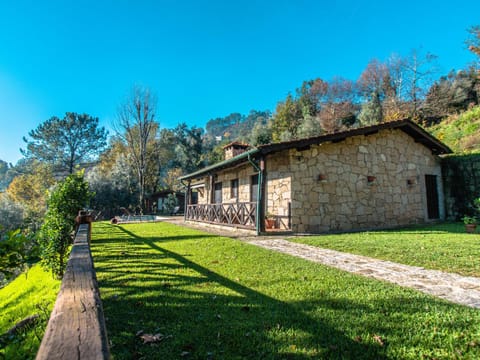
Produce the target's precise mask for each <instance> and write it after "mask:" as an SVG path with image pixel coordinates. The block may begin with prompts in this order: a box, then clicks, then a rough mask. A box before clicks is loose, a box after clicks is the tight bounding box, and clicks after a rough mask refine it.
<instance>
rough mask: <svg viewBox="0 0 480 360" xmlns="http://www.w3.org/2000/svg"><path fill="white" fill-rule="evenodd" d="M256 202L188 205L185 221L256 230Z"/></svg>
mask: <svg viewBox="0 0 480 360" xmlns="http://www.w3.org/2000/svg"><path fill="white" fill-rule="evenodd" d="M256 208H257V203H256V202H240V203H218V204H191V205H187V211H186V214H185V220H189V221H199V222H205V223H210V224H221V225H226V226H233V227H239V228H245V229H255V217H256Z"/></svg>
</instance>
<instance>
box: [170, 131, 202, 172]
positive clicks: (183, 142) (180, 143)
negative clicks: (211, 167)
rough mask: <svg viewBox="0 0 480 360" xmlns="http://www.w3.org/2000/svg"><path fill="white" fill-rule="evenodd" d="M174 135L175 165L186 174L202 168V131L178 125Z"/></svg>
mask: <svg viewBox="0 0 480 360" xmlns="http://www.w3.org/2000/svg"><path fill="white" fill-rule="evenodd" d="M174 133H175V140H176V146H175V155H176V156H175V157H176V159H175V163H176V165H177V167H179V168H181V169H182V171H183V172H184V173H185V174H187V173H189V172H192V171H195V170H197V169H198V168H200V167H202V166H203V161H202V154H203V141H202V137H203V129H202V128H198V127H196V126H192V127H191V128H189V127H188V126H187V124H185V123H181V124H178V125H177V127H176V128H175V129H174Z"/></svg>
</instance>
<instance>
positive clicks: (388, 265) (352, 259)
mask: <svg viewBox="0 0 480 360" xmlns="http://www.w3.org/2000/svg"><path fill="white" fill-rule="evenodd" d="M245 241H246V242H248V243H250V244H254V245H257V246H260V247H263V248H266V249H270V250H275V251H278V252H281V253H284V254H289V255H293V256H297V257H300V258H302V259H306V260H310V261H313V262H317V263H321V264H324V265H327V266H331V267H335V268H338V269H341V270H345V271H348V272H351V273H354V274H358V275H363V276H368V277H371V278H374V279H377V280H384V281H388V282H392V283H394V284H397V285H400V286H405V287H410V288H414V289H417V290H419V291H422V292H424V293H426V294H430V295H434V296H437V297H439V298H442V299H446V300H449V301H451V302H454V303H457V304H462V305H466V306H470V307H474V308H480V278H475V277H466V276H460V275H457V274H452V273H446V272H442V271H437V270H426V269H424V268H421V267H416V266H409V265H403V264H397V263H394V262H391V261H384V260H378V259H373V258H369V257H366V256H360V255H353V254H348V253H343V252H339V251H334V250H328V249H322V248H318V247H315V246H310V245H304V244H298V243H293V242H290V241H286V240H283V239H262V238H253V237H251V238H247V239H245Z"/></svg>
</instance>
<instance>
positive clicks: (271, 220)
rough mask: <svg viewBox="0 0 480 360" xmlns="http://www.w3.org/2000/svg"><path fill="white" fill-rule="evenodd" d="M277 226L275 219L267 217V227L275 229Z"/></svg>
mask: <svg viewBox="0 0 480 360" xmlns="http://www.w3.org/2000/svg"><path fill="white" fill-rule="evenodd" d="M274 226H275V219H265V227H266V228H267V229H273V227H274Z"/></svg>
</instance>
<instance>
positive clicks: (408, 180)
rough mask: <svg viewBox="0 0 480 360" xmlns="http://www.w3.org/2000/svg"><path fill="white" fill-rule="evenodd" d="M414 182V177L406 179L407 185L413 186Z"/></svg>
mask: <svg viewBox="0 0 480 360" xmlns="http://www.w3.org/2000/svg"><path fill="white" fill-rule="evenodd" d="M415 184H416V181H415V179H407V186H410V187H411V186H413V185H415Z"/></svg>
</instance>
